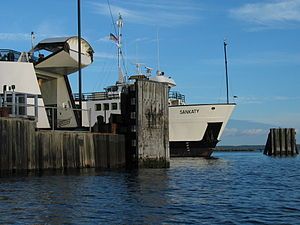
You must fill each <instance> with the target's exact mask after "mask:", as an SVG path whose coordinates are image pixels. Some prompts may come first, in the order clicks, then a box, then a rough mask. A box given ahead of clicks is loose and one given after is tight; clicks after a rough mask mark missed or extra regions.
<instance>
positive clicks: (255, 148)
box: [214, 144, 300, 152]
mask: <svg viewBox="0 0 300 225" xmlns="http://www.w3.org/2000/svg"><path fill="white" fill-rule="evenodd" d="M297 148H298V149H300V145H299V144H297ZM264 149H265V146H264V145H237V146H229V145H228V146H217V147H216V148H215V150H214V151H215V152H262V151H264Z"/></svg>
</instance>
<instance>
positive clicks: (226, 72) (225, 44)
mask: <svg viewBox="0 0 300 225" xmlns="http://www.w3.org/2000/svg"><path fill="white" fill-rule="evenodd" d="M226 46H227V43H226V40H224V55H225V74H226V93H227V104H229V93H228V71H227V54H226V53H227V52H226Z"/></svg>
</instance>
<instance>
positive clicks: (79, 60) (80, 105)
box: [77, 0, 82, 127]
mask: <svg viewBox="0 0 300 225" xmlns="http://www.w3.org/2000/svg"><path fill="white" fill-rule="evenodd" d="M77 9H78V92H79V109H80V110H79V114H78V115H79V124H78V127H82V90H81V86H82V81H81V14H80V0H78V1H77Z"/></svg>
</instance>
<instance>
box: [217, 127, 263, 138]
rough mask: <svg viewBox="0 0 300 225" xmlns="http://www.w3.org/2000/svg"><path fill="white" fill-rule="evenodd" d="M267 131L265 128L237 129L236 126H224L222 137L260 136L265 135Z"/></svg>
mask: <svg viewBox="0 0 300 225" xmlns="http://www.w3.org/2000/svg"><path fill="white" fill-rule="evenodd" d="M268 132H269V130H267V129H262V128H253V129H238V128H225V130H224V134H223V136H224V137H226V136H227V137H229V136H231V137H235V136H239V137H241V136H247V137H249V136H261V135H266V134H267V133H268Z"/></svg>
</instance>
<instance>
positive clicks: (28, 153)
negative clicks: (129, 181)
mask: <svg viewBox="0 0 300 225" xmlns="http://www.w3.org/2000/svg"><path fill="white" fill-rule="evenodd" d="M35 127H36V123H35V122H33V121H30V120H27V119H15V118H0V172H5V171H8V172H12V171H21V170H44V169H69V168H70V169H71V168H123V167H125V147H124V146H125V139H124V135H114V134H99V133H90V132H76V131H36V130H35Z"/></svg>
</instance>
